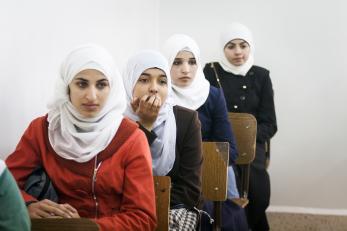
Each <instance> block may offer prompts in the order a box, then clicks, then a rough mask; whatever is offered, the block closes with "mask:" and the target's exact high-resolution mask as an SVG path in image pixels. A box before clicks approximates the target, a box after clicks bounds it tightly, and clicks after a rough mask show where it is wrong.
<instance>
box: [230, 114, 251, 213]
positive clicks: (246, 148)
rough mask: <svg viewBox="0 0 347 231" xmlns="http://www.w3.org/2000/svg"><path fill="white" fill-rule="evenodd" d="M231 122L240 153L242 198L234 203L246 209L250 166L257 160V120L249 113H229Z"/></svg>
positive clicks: (238, 161)
mask: <svg viewBox="0 0 347 231" xmlns="http://www.w3.org/2000/svg"><path fill="white" fill-rule="evenodd" d="M228 117H229V122H230V124H231V127H232V129H233V133H234V136H235V141H236V146H237V150H238V153H239V156H238V158H237V159H236V164H238V165H239V166H240V169H241V176H240V181H241V182H240V184H241V185H240V193H241V195H240V198H234V199H233V201H234V202H235V203H236V204H238V205H240V206H241V207H245V206H246V205H247V204H248V189H249V174H250V164H251V163H252V161H253V160H254V158H255V150H256V139H257V120H256V118H255V117H254V116H253V115H252V114H248V113H233V112H229V113H228Z"/></svg>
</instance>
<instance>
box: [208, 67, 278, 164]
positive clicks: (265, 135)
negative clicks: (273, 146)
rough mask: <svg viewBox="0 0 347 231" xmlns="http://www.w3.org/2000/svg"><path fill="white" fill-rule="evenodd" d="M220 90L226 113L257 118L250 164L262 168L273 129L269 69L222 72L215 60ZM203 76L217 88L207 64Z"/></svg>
mask: <svg viewBox="0 0 347 231" xmlns="http://www.w3.org/2000/svg"><path fill="white" fill-rule="evenodd" d="M214 66H215V68H216V71H217V74H218V76H219V79H220V84H221V86H222V88H223V91H224V96H225V100H226V102H227V108H228V111H229V112H245V113H250V114H253V115H254V116H255V118H256V119H257V126H258V130H257V151H256V159H255V160H254V162H253V164H254V165H255V167H259V168H264V167H265V142H266V141H267V140H269V139H270V138H271V137H272V136H273V135H274V134H275V133H276V131H277V122H276V113H275V105H274V93H273V89H272V83H271V79H270V76H269V71H268V70H266V69H265V68H262V67H259V66H252V67H251V69H250V70H249V71H248V72H247V74H246V76H241V75H234V74H233V73H230V72H226V71H225V70H224V69H223V68H222V67H221V66H220V64H219V63H214ZM204 74H205V77H206V79H207V80H208V81H209V82H210V83H211V85H212V86H215V87H220V86H219V84H218V82H217V79H216V75H215V72H214V70H213V69H212V67H211V65H210V64H206V66H205V67H204Z"/></svg>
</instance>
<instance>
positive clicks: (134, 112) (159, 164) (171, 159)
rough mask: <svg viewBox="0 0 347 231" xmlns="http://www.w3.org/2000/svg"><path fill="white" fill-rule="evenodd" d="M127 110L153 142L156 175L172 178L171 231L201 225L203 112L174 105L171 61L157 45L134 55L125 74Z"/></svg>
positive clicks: (152, 152) (152, 150)
mask: <svg viewBox="0 0 347 231" xmlns="http://www.w3.org/2000/svg"><path fill="white" fill-rule="evenodd" d="M123 80H124V86H125V91H126V94H127V101H128V104H127V109H126V111H125V115H126V116H129V117H130V118H131V119H133V120H135V121H137V122H138V123H139V124H140V128H141V129H142V130H143V131H144V132H145V134H146V135H147V139H148V143H149V144H150V149H151V154H152V161H153V174H154V175H157V176H165V175H166V176H170V177H171V195H170V196H171V199H170V221H169V228H170V230H195V227H196V224H197V221H198V214H197V210H196V209H195V207H196V206H198V203H199V202H200V195H201V164H202V153H201V133H200V122H199V119H198V115H197V112H195V111H192V110H189V109H186V108H183V107H180V106H173V104H172V103H173V102H172V97H171V78H170V72H169V68H168V64H167V61H166V59H165V57H164V56H162V55H161V54H160V53H158V52H156V51H152V50H144V51H140V52H139V53H137V54H136V55H134V56H133V57H132V58H130V59H129V61H128V64H127V67H126V70H125V73H124V75H123Z"/></svg>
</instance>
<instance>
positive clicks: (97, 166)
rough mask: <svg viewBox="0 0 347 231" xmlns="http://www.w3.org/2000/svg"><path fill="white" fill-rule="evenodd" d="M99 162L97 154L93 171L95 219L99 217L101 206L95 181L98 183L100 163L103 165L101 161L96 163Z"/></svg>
mask: <svg viewBox="0 0 347 231" xmlns="http://www.w3.org/2000/svg"><path fill="white" fill-rule="evenodd" d="M97 162H98V158H97V156H96V157H95V162H94V171H93V179H92V196H93V200H94V204H95V219H97V218H98V209H99V208H98V207H99V203H98V200H97V197H96V193H95V183H96V174H97V172H98V170H99V168H100V165H101V162H102V161H100V163H99V164H98V165H96V164H97Z"/></svg>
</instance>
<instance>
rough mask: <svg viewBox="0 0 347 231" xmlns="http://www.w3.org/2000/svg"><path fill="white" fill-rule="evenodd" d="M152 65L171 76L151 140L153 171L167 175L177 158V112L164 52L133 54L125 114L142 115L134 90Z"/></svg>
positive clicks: (126, 77)
mask: <svg viewBox="0 0 347 231" xmlns="http://www.w3.org/2000/svg"><path fill="white" fill-rule="evenodd" d="M150 68H159V69H161V70H162V71H164V72H165V74H166V76H167V87H168V96H167V98H166V100H165V102H163V103H162V106H161V108H160V111H159V115H158V117H157V119H156V121H155V122H154V125H153V129H152V131H153V132H155V134H156V135H157V138H156V139H155V141H154V142H153V143H152V144H151V146H150V149H151V155H152V168H153V175H156V176H165V175H167V174H168V173H169V172H170V170H171V169H172V167H173V164H174V162H175V158H176V119H175V115H174V113H173V99H172V95H171V90H170V89H171V78H170V72H169V69H168V64H167V61H166V59H165V57H164V56H162V55H161V54H160V53H159V52H156V51H153V50H143V51H140V52H139V53H137V54H136V55H134V56H133V57H131V58H130V59H129V61H128V63H127V66H126V69H125V72H124V74H123V82H124V87H125V92H126V100H127V105H126V110H125V112H124V115H125V116H127V117H129V118H131V119H132V120H135V121H139V117H138V116H137V115H136V114H135V112H134V111H133V110H132V107H131V105H130V103H131V101H132V99H133V91H134V87H135V84H136V83H137V80H138V79H139V77H140V76H141V74H142V73H143V72H144V71H145V70H147V69H150Z"/></svg>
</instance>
